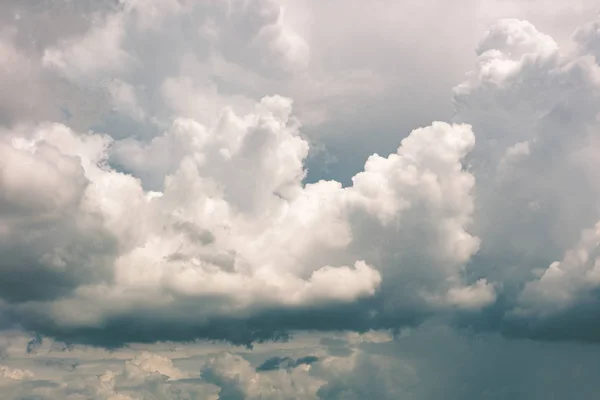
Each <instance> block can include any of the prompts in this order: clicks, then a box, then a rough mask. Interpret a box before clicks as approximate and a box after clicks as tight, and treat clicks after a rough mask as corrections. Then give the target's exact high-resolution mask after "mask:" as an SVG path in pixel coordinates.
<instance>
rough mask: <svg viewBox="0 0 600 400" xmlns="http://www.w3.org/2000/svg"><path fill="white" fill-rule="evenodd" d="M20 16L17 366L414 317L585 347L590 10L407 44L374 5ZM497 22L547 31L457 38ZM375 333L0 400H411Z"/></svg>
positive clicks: (142, 358)
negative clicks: (88, 347) (67, 352)
mask: <svg viewBox="0 0 600 400" xmlns="http://www.w3.org/2000/svg"><path fill="white" fill-rule="evenodd" d="M9 3H10V4H8V5H7V4H4V5H0V14H2V15H0V21H2V22H3V24H4V26H5V27H4V28H2V30H0V63H1V64H2V67H3V74H2V77H0V92H2V93H0V252H1V253H2V259H1V260H0V315H1V318H0V327H1V328H2V329H5V328H6V329H9V328H10V329H21V330H25V331H29V332H30V333H33V334H35V335H37V336H35V337H36V339H34V340H33V341H32V342H31V343H30V345H28V347H29V348H30V349H31V350H32V353H35V351H33V350H35V348H38V347H39V345H40V341H41V338H42V337H43V336H49V337H53V338H55V339H58V340H63V341H65V342H68V343H69V344H72V343H86V344H92V345H96V346H105V347H111V348H113V347H119V346H122V345H125V344H130V343H135V342H143V343H146V344H148V346H150V345H151V344H152V343H155V342H157V341H163V340H171V341H174V342H187V341H190V340H195V339H209V340H225V341H229V342H231V343H236V344H246V345H250V344H252V343H256V342H261V341H265V340H271V339H286V338H288V332H303V331H307V330H310V331H312V330H317V331H332V330H351V331H355V332H356V331H358V332H364V331H368V330H369V329H393V330H394V331H395V332H397V331H398V330H399V329H402V328H404V327H406V326H415V325H418V324H420V323H422V322H423V321H425V320H431V319H433V320H436V321H439V320H443V321H446V322H448V323H449V324H451V325H452V324H454V325H452V326H455V327H456V326H461V327H470V328H472V329H475V330H480V331H492V332H497V333H501V334H503V335H506V336H507V337H515V336H520V337H528V338H530V339H555V340H560V339H575V340H584V341H597V340H598V339H597V335H598V333H599V332H600V324H597V323H595V322H594V321H592V320H590V318H589V317H587V316H589V315H590V313H592V314H593V313H594V312H596V310H597V308H598V307H600V301H599V298H598V288H599V286H600V278H599V276H600V275H599V274H598V265H600V262H599V261H598V254H599V253H598V248H599V243H600V239H599V237H600V234H599V228H598V227H599V226H600V225H599V224H600V222H598V221H600V190H599V186H598V184H597V182H598V179H599V178H600V176H599V175H598V168H597V165H598V163H599V162H600V156H599V154H600V141H599V140H598V138H597V131H598V128H599V121H600V120H599V118H598V115H599V111H600V96H599V95H600V64H599V61H598V60H599V59H600V46H599V45H598V43H600V40H599V37H600V36H599V34H598V31H599V29H598V22H597V21H594V20H592V21H588V23H585V24H583V25H581V24H580V22H581V21H582V19H583V17H582V16H583V15H584V14H586V13H588V11H589V9H590V8H589V5H588V4H587V3H586V2H582V3H581V4H580V5H579V6H578V7H570V8H569V7H566V6H565V5H564V4H563V3H561V2H558V3H561V4H553V5H552V6H550V3H546V2H545V0H535V1H533V2H530V3H528V4H527V5H521V4H517V3H516V2H505V3H503V4H500V3H499V2H495V1H492V0H489V1H487V0H486V1H485V2H481V4H480V5H479V8H474V2H471V1H470V0H468V1H461V2H457V3H456V4H454V3H453V4H452V5H446V4H445V5H444V7H445V8H444V10H445V11H444V12H445V13H446V15H445V20H447V21H448V23H447V24H439V23H437V22H436V21H438V20H439V11H436V10H438V8H439V6H441V4H440V2H439V1H438V0H428V1H426V2H424V3H423V6H422V7H419V10H420V11H419V12H421V13H422V14H419V15H422V16H423V21H427V23H422V24H421V23H416V22H415V21H413V20H412V17H411V18H407V17H405V16H403V15H401V13H400V11H404V12H405V13H407V14H409V12H408V11H407V9H403V10H398V9H397V8H396V7H398V6H397V5H393V4H392V2H389V1H388V0H382V1H380V2H376V3H377V4H375V5H374V6H373V7H372V8H369V9H366V8H365V7H364V5H360V4H359V3H360V2H351V3H352V5H353V7H354V8H353V9H350V6H348V3H344V6H343V7H346V8H348V10H344V9H343V7H342V5H341V3H340V2H338V1H337V0H334V1H332V2H328V3H327V4H325V3H323V4H319V5H318V7H317V5H316V3H313V2H312V0H306V1H298V2H294V3H291V2H288V1H284V0H231V1H225V0H210V1H183V0H151V1H134V0H125V1H119V2H91V1H84V2H80V3H77V5H75V3H72V2H62V1H59V2H56V4H55V7H49V5H48V4H45V5H44V6H42V7H41V9H37V8H35V7H33V6H24V5H19V4H16V3H15V4H13V2H9ZM311 5H314V7H311ZM542 6H544V7H545V9H544V10H543V12H542V11H540V12H539V13H537V14H535V13H534V11H535V10H536V9H537V10H541V9H540V7H542ZM546 6H547V7H546ZM411 7H412V6H411ZM410 10H411V13H410V14H411V15H412V12H413V11H414V12H415V13H416V12H417V11H418V10H417V7H416V6H415V7H414V9H413V8H410ZM465 10H469V11H470V12H469V13H464V12H463V11H465ZM342 11H343V12H342ZM396 12H398V13H396ZM336 13H339V18H338V17H337V16H338V14H336ZM507 13H508V14H515V15H516V16H529V15H531V16H532V20H535V22H536V23H535V24H534V23H533V22H529V21H527V20H524V19H518V18H508V19H507V18H504V19H499V20H498V21H496V22H494V23H493V24H491V25H489V29H488V30H487V31H486V32H481V33H482V35H483V36H482V38H481V40H480V42H479V44H476V43H474V42H471V40H473V39H472V38H473V37H474V36H475V35H474V34H475V33H477V32H478V31H479V30H480V28H481V24H483V23H486V24H487V23H488V22H490V20H491V19H496V17H497V16H503V15H505V14H507ZM334 14H335V15H336V18H337V20H339V24H336V25H335V26H334V25H332V24H331V21H333V17H332V15H334ZM396 14H398V17H396ZM534 14H535V15H534ZM358 21H361V22H364V23H365V28H364V29H363V27H362V25H360V24H358ZM549 21H555V22H556V23H557V24H558V25H560V26H559V27H557V28H556V30H551V31H548V32H547V33H544V32H543V31H544V29H540V26H546V27H548V26H550V25H552V24H550V23H549ZM470 22H473V24H471V25H469V23H470ZM537 22H539V24H538V23H537ZM559 22H560V24H559ZM63 25H64V26H63ZM421 25H422V26H421ZM467 25H468V26H471V27H472V28H469V30H467V28H463V27H465V26H467ZM575 25H579V28H577V29H571V28H574V27H575ZM567 27H568V28H569V29H570V30H571V31H574V34H573V36H572V38H571V39H567V35H566V34H565V31H566V30H567ZM461 29H462V30H461ZM426 31H427V32H426ZM429 31H431V32H433V33H431V32H429ZM41 32H47V34H46V33H44V34H42V33H41ZM346 32H347V33H346ZM399 32H403V34H402V35H400V34H398V33H399ZM428 32H429V33H428ZM454 32H456V37H454V36H453V37H452V38H451V39H449V37H450V34H451V33H454ZM415 37H417V38H419V40H417V41H415V40H414V38H415ZM408 38H410V40H409V39H408ZM450 43H452V46H450ZM417 44H418V45H417ZM436 44H437V45H440V44H447V45H444V46H441V45H440V46H437V47H443V48H442V49H441V50H440V51H438V52H433V51H426V52H423V49H424V48H430V47H431V48H433V47H434V45H436ZM472 48H475V53H474V54H473V55H472V57H471V58H470V56H467V55H466V54H467V53H466V51H467V50H465V49H468V50H469V51H471V49H472ZM422 53H426V55H423V54H422ZM405 65H409V67H405ZM469 65H471V67H469ZM441 66H444V68H441ZM469 68H470V71H469V72H468V73H467V74H466V76H465V77H464V78H460V74H459V72H460V73H462V72H463V71H464V69H469ZM434 75H435V76H436V77H435V78H431V77H433V76H434ZM423 77H425V78H423ZM423 79H426V80H428V83H427V85H426V84H425V83H424V81H423ZM461 79H462V82H460V80H461ZM456 83H458V84H457V85H455V86H454V89H453V91H452V93H450V86H451V85H454V84H456ZM442 94H447V101H446V100H442V98H443V96H442ZM451 102H452V104H453V108H454V116H453V117H451V111H452V109H451V107H450V103H451ZM400 109H401V110H402V111H398V110H400ZM380 117H381V118H380ZM375 120H377V122H376V123H375V122H373V121H375ZM379 120H381V121H379ZM439 120H445V121H447V122H432V121H439ZM415 126H420V127H417V128H414V127H415ZM408 127H411V128H408ZM413 128H414V129H413ZM317 129H322V132H321V133H315V130H317ZM328 130H333V131H334V133H333V134H329V135H328V133H327V132H328ZM384 131H385V132H388V133H385V132H384ZM392 131H393V132H394V134H393V142H392V139H391V138H392V135H391V134H390V133H389V132H392ZM357 132H360V135H358V134H357ZM381 132H384V133H381ZM357 135H358V136H359V137H357ZM382 135H383V136H382ZM385 135H388V137H385V138H384V136H385ZM391 143H393V145H392V144H391ZM324 145H326V148H325V151H324V152H322V153H320V154H319V151H323V149H324V147H323V146H324ZM374 149H377V151H378V152H379V153H380V154H381V155H379V154H377V153H375V154H373V151H374ZM347 154H351V155H352V157H353V160H352V161H347V162H346V161H344V162H346V164H344V162H342V163H341V164H340V163H338V164H337V167H336V166H335V159H336V157H337V159H338V160H339V159H342V158H343V157H345V156H346V155H347ZM369 154H370V155H369ZM320 156H324V157H325V158H326V159H327V157H329V156H331V157H330V158H328V160H329V161H331V160H334V161H333V163H334V169H335V168H338V170H337V172H336V171H334V172H333V173H331V174H329V175H333V176H335V179H330V178H329V175H328V176H327V177H325V176H321V175H322V174H320V173H319V171H320V170H319V168H320V167H323V166H322V165H321V166H319V165H318V163H319V161H318V157H320ZM346 158H350V157H346ZM350 164H352V165H354V166H353V167H351V168H350V167H348V170H345V171H344V172H343V173H341V172H340V171H339V165H346V166H349V165H350ZM358 165H360V168H358V167H357V166H358ZM355 167H356V168H355ZM315 171H316V172H315ZM356 335H358V334H356ZM452 335H454V333H452V334H451V335H449V336H447V337H446V339H447V340H448V341H449V342H453V341H454V342H456V341H460V340H459V339H457V338H456V337H454V336H452ZM367 336H368V335H366V336H360V339H356V338H354V339H356V340H357V342H354V343H353V344H351V345H350V344H347V343H346V344H343V345H340V346H337V345H335V344H332V343H337V342H335V340H337V339H332V341H331V343H330V344H331V346H329V348H328V350H327V351H328V352H329V353H327V354H325V355H324V354H323V353H319V355H318V357H317V356H315V358H314V359H312V358H311V359H310V360H312V361H306V360H304V359H303V358H302V357H301V356H294V357H292V356H290V355H285V357H283V358H273V359H272V360H271V364H269V363H266V364H263V365H266V366H265V367H264V368H263V369H261V367H257V366H256V365H258V364H257V363H256V362H253V361H252V360H250V359H249V358H248V359H247V358H244V357H242V356H239V355H235V354H226V355H221V356H217V357H215V358H213V359H212V361H208V362H207V363H205V364H202V365H199V366H198V368H197V371H196V373H190V370H186V371H184V370H183V369H180V368H179V367H178V366H177V365H175V364H176V363H175V362H174V361H173V362H172V361H171V360H170V359H169V358H162V356H155V355H151V354H150V353H142V354H137V356H131V357H129V358H128V360H129V361H127V362H126V363H125V366H124V368H123V369H122V370H121V369H114V368H113V369H109V370H108V372H106V373H104V372H102V373H99V372H98V371H97V370H94V371H95V372H94V374H88V375H86V379H83V380H82V381H81V382H80V383H75V381H68V382H66V383H65V382H63V383H60V384H58V383H52V384H51V383H48V382H50V381H52V382H55V381H53V380H52V379H49V380H48V379H46V378H39V377H38V372H40V371H38V370H35V369H31V368H28V366H27V365H25V364H23V365H21V364H19V363H16V364H11V365H8V364H7V365H6V366H4V367H0V378H1V379H0V380H1V384H2V385H3V388H6V393H11V396H13V397H14V398H19V396H22V393H27V391H30V392H31V391H32V393H37V394H39V396H47V397H48V398H52V396H54V397H56V396H58V398H77V396H79V395H80V397H81V396H86V395H89V396H91V397H93V396H96V397H98V398H104V399H130V398H132V399H133V398H136V396H137V397H140V396H141V397H140V398H146V397H148V398H165V399H167V398H177V397H174V396H179V397H180V398H186V397H185V396H187V397H188V398H189V397H190V396H192V397H193V396H220V398H224V399H237V398H273V399H281V398H307V399H308V398H319V397H321V398H364V397H366V396H368V393H371V394H372V393H378V394H377V396H378V397H380V398H398V397H402V396H406V397H409V398H410V397H411V396H412V397H414V398H434V397H435V396H434V394H432V393H433V392H427V393H425V392H426V391H423V390H420V389H419V390H416V391H413V392H411V390H410V387H417V386H419V382H420V381H419V379H421V378H419V377H420V375H419V371H418V368H417V367H416V366H415V365H418V364H419V363H418V362H417V363H416V364H415V362H414V360H405V359H402V360H401V361H399V358H402V357H394V356H390V357H388V356H387V355H382V354H379V353H377V352H376V351H371V350H372V349H371V348H370V347H369V346H371V345H373V346H374V347H377V346H380V347H378V348H380V349H391V348H392V345H387V344H382V343H379V344H378V345H377V346H375V344H373V343H370V342H375V341H376V340H371V339H365V338H367ZM369 337H370V336H369ZM354 339H345V340H346V341H351V340H354ZM429 339H431V340H434V341H435V340H437V338H434V337H429ZM429 339H428V340H429ZM446 339H444V340H446ZM440 340H441V339H440ZM486 340H487V339H486ZM490 340H491V339H490ZM502 340H505V339H502ZM369 341H370V342H369ZM363 342H365V343H366V342H369V343H370V344H365V343H363ZM357 343H358V344H357ZM338 344H339V343H338ZM336 346H337V347H336ZM388 346H389V347H388ZM457 346H458V347H460V346H462V345H460V344H459V345H457ZM507 346H508V345H507ZM509 347H510V346H509ZM367 348H369V349H367ZM321 350H322V349H321ZM384 351H385V350H384ZM334 353H335V354H334ZM2 354H4V353H2ZM311 357H312V355H311ZM317 359H318V362H317V361H315V360H317ZM302 360H304V361H302ZM468 362H471V361H468ZM477 363H479V361H477V362H474V364H477ZM273 366H275V367H273ZM277 366H279V368H277ZM200 367H202V368H200ZM74 368H75V367H74ZM428 368H429V367H428ZM327 369H328V370H327ZM393 369H399V370H401V371H403V372H402V374H400V375H399V376H397V377H393V376H390V375H389V374H386V371H388V370H393ZM200 370H202V371H203V374H202V376H200ZM28 371H29V372H28ZM357 371H361V372H357ZM365 371H366V372H365ZM375 372H377V374H375ZM357 374H362V375H361V376H360V377H357ZM92 375H93V376H92ZM17 381H18V382H17ZM42 381H43V382H42ZM200 381H201V382H202V383H201V384H198V382H200ZM195 384H198V385H200V386H201V388H200V389H198V390H200V392H198V393H202V394H197V393H196V394H192V393H195V392H191V391H190V390H192V387H194V385H195ZM56 385H58V386H56ZM374 387H380V388H384V389H382V390H381V392H373V390H374V389H373V388H374ZM394 388H396V389H394ZM9 390H10V392H9ZM473 390H475V389H473ZM43 393H46V394H43ZM57 393H59V394H57ZM208 393H210V394H208ZM440 393H441V392H440ZM468 393H474V392H468ZM61 396H62V397H61ZM419 396H420V397H419ZM427 396H430V397H427ZM215 398H216V397H215Z"/></svg>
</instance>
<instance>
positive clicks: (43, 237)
mask: <svg viewBox="0 0 600 400" xmlns="http://www.w3.org/2000/svg"><path fill="white" fill-rule="evenodd" d="M3 137H4V140H5V144H4V152H5V156H4V157H3V160H4V161H3V168H2V171H3V176H4V179H3V180H2V188H3V193H4V202H5V203H6V204H5V205H4V207H3V208H4V209H6V210H9V209H10V210H20V209H23V211H22V213H21V214H16V215H20V216H19V218H18V219H16V220H15V211H12V212H11V214H10V215H8V214H7V215H6V216H5V217H4V219H3V225H5V226H6V229H5V236H4V241H3V245H4V246H5V248H6V253H7V254H13V253H14V254H15V256H14V258H15V259H14V260H13V258H11V257H8V258H7V259H6V260H5V261H4V262H3V264H4V268H3V271H4V274H5V275H6V276H7V277H10V278H12V279H14V278H15V276H17V274H19V273H21V274H27V273H29V274H31V273H37V274H44V275H47V276H48V277H49V278H52V279H48V280H46V281H36V283H35V285H39V287H38V289H37V290H38V293H46V292H47V293H48V294H47V296H46V297H43V298H37V297H35V296H34V295H33V294H32V293H30V294H24V292H23V289H24V286H18V287H14V285H13V289H14V290H15V294H14V295H13V296H12V297H11V296H8V295H6V294H5V295H4V299H5V300H6V301H7V302H9V304H7V305H6V307H7V308H8V309H9V310H11V311H12V312H14V313H15V314H16V318H17V320H18V321H20V320H21V319H23V320H24V321H26V322H25V323H26V324H32V325H30V326H31V327H34V328H37V329H42V330H45V329H49V331H52V330H53V329H56V330H57V331H58V333H60V332H61V331H67V332H68V331H69V330H71V329H100V330H102V328H101V327H102V326H103V325H104V324H105V321H109V320H111V319H113V318H116V317H118V318H125V319H129V318H138V317H137V316H138V315H139V313H140V312H141V313H142V315H145V314H146V313H148V314H147V317H143V318H148V319H150V320H151V321H150V322H151V323H152V324H156V323H161V322H162V321H165V320H173V321H174V322H175V323H177V322H178V321H180V320H181V322H183V323H186V324H191V325H195V326H206V325H210V322H205V321H207V318H208V319H210V318H215V317H228V318H248V317H252V316H254V315H258V314H259V313H260V312H261V311H265V310H268V309H293V308H305V307H324V308H327V307H329V306H332V305H334V304H343V303H352V302H355V301H357V300H360V299H363V298H368V297H373V296H375V295H376V294H378V293H379V294H380V295H381V296H383V298H385V299H387V300H386V301H389V302H391V303H390V304H393V306H392V309H391V310H387V311H386V313H388V314H389V313H391V314H394V313H396V312H397V311H396V310H398V312H401V311H400V310H401V309H402V308H407V307H409V306H414V307H417V308H421V309H423V310H425V309H444V308H447V307H450V308H452V307H458V308H463V307H464V308H468V309H472V308H479V307H481V306H485V305H487V304H489V303H490V302H493V300H494V289H493V287H492V286H491V285H489V284H488V283H487V282H486V281H485V280H480V281H478V282H477V283H475V284H474V285H473V286H468V284H466V283H465V282H464V281H463V277H462V270H463V266H464V264H465V263H466V262H467V261H468V260H469V258H470V257H471V256H472V255H473V254H474V253H475V252H476V251H477V249H478V246H479V240H478V239H477V238H476V237H473V236H472V235H470V234H469V233H468V231H467V230H466V228H467V226H468V225H469V223H470V222H471V213H472V211H473V199H472V197H471V190H472V188H473V185H474V179H473V176H472V175H471V174H470V173H468V172H466V171H465V170H464V168H463V165H462V163H461V160H462V159H463V157H464V156H465V155H466V154H467V153H468V152H469V150H470V149H471V148H472V147H473V145H474V135H473V133H472V131H471V128H470V127H469V126H468V125H448V124H445V123H434V124H433V125H432V126H431V127H428V128H423V129H419V130H416V131H414V132H413V133H412V134H411V135H410V136H409V137H407V138H406V139H404V140H403V141H402V144H401V146H400V147H399V148H398V151H397V153H395V154H392V155H390V156H389V157H387V158H383V157H380V156H377V155H374V156H373V157H371V158H370V159H369V160H368V161H367V163H366V164H365V170H364V171H363V172H362V173H360V174H358V175H356V176H355V177H354V178H353V181H354V183H353V185H352V186H350V187H345V188H344V187H342V186H341V185H340V184H339V183H338V182H335V181H329V182H327V181H322V182H318V183H316V184H310V185H304V184H303V183H302V179H303V177H304V169H303V161H304V160H305V158H306V156H307V153H308V144H307V143H306V141H304V140H303V139H302V138H301V137H300V136H299V133H298V127H297V124H296V122H295V120H294V119H293V118H292V117H291V102H290V101H289V100H287V99H285V98H281V97H270V98H264V99H263V100H262V101H261V102H260V103H259V104H257V106H256V110H255V112H254V113H252V114H249V115H247V116H245V117H239V116H237V115H235V114H234V113H233V112H232V111H230V110H224V111H223V113H222V114H221V116H220V117H219V118H218V119H217V120H216V121H215V122H214V125H213V126H211V127H205V126H203V125H202V124H200V123H198V122H196V121H194V120H190V119H178V120H176V121H175V122H174V124H173V126H172V128H171V129H170V130H169V131H167V132H166V133H165V134H164V135H163V136H159V137H157V138H155V139H154V140H153V141H152V142H150V143H149V144H143V143H140V142H137V141H135V140H131V139H127V140H122V141H116V142H114V141H112V140H111V139H110V138H108V137H107V136H104V135H100V134H85V135H82V134H78V133H76V132H73V131H72V130H70V129H69V128H68V127H66V126H64V125H60V124H54V125H42V126H38V127H33V128H30V127H24V128H21V129H20V130H15V131H11V132H7V133H5V134H4V136H3ZM111 152H114V155H115V157H116V159H117V160H118V161H119V163H120V164H121V165H122V166H123V167H124V168H126V169H128V170H130V171H132V172H133V173H134V174H135V175H138V176H142V177H144V178H142V179H147V180H154V181H155V182H156V181H160V180H163V185H162V186H163V189H162V190H161V191H160V192H158V191H146V190H144V188H143V186H144V185H143V183H144V182H143V180H140V179H138V178H136V177H134V176H132V175H126V174H124V173H120V172H117V171H115V170H114V169H112V168H111V167H109V165H108V164H107V158H108V154H110V153H111ZM25 164H27V165H28V168H27V170H26V171H25V173H26V175H24V174H22V173H19V172H18V171H17V170H18V169H19V168H21V167H22V166H23V165H25ZM40 224H41V226H40ZM48 225H49V227H48ZM17 227H19V228H21V230H22V235H23V237H33V238H35V239H30V240H29V242H28V245H29V248H30V250H29V252H28V257H29V258H30V259H31V261H30V262H32V263H33V265H35V266H36V267H35V269H34V271H28V272H22V271H20V270H19V269H18V268H17V267H18V266H19V265H20V263H23V262H24V261H23V260H21V259H20V258H19V256H18V254H19V253H18V249H19V248H20V247H19V246H22V245H23V243H22V241H21V240H16V239H15V232H16V230H15V229H16V228H17ZM57 230H59V232H61V235H60V236H56V232H57ZM82 230H83V232H82ZM92 232H95V233H94V234H93V235H92ZM15 242H16V243H15ZM81 249H88V250H87V251H86V252H82V250H81ZM92 249H93V250H92ZM107 250H110V251H107ZM21 257H22V256H21ZM82 257H83V258H82ZM86 257H87V258H86ZM82 265H83V266H85V267H82ZM31 268H34V267H31ZM7 279H8V278H7ZM33 279H35V278H33ZM22 282H23V285H31V282H30V281H28V280H26V279H23V280H22ZM57 282H58V284H63V287H60V288H57V287H56V285H57ZM342 282H343V283H342ZM407 282H409V284H407ZM340 283H342V284H340ZM400 288H402V289H401V290H399V289H400ZM9 293H10V292H9ZM15 296H20V297H15ZM190 301H193V302H198V306H196V307H195V309H193V310H189V309H188V305H187V304H188V303H189V302H190ZM153 310H161V314H163V315H162V316H161V315H160V314H158V315H156V314H154V315H153V314H151V312H152V311H153ZM190 311H191V314H190ZM376 311H382V310H376ZM46 318H50V319H51V321H52V322H48V321H47V320H46ZM32 320H34V321H36V322H32ZM40 321H45V322H42V323H41V325H38V324H39V322H40ZM47 324H49V325H51V326H52V328H50V327H46V328H44V326H45V325H47ZM306 327H307V328H308V327H310V321H307V325H306ZM282 328H283V329H285V328H286V327H285V326H283V327H282ZM188 335H190V336H189V339H192V338H193V337H194V336H193V333H191V332H190V333H188ZM162 338H163V339H167V338H170V337H169V336H168V335H167V336H165V337H162ZM156 339H161V335H160V334H159V335H158V336H157V337H156ZM79 340H81V339H79ZM115 340H116V342H120V341H122V340H125V341H126V340H128V339H123V338H119V337H116V338H115Z"/></svg>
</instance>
